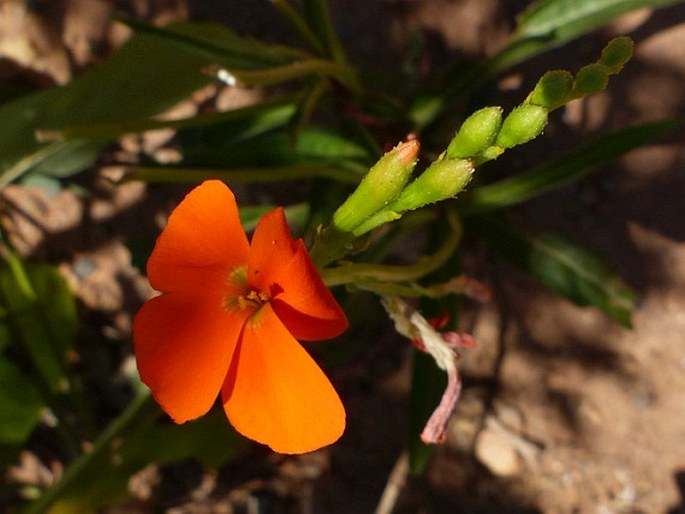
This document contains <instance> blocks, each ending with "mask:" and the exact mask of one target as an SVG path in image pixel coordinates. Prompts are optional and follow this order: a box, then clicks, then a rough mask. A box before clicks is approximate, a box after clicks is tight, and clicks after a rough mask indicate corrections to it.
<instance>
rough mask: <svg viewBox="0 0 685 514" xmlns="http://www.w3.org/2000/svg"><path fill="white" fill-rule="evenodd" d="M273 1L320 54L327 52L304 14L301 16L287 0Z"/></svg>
mask: <svg viewBox="0 0 685 514" xmlns="http://www.w3.org/2000/svg"><path fill="white" fill-rule="evenodd" d="M271 3H272V4H273V6H274V7H275V8H276V9H278V10H279V11H280V12H281V14H282V15H283V16H284V17H285V18H286V19H287V20H288V21H289V22H290V24H291V25H292V26H293V27H294V28H295V30H296V31H297V32H298V33H299V34H300V36H302V38H303V39H304V40H305V41H307V43H309V44H310V45H311V46H312V48H313V49H314V50H315V51H316V53H318V54H319V55H324V54H325V52H326V49H325V48H324V45H323V44H322V43H321V41H319V38H318V37H317V36H316V34H314V32H312V30H311V29H310V28H309V25H307V22H306V21H304V19H303V18H302V16H300V14H299V13H298V12H297V11H296V10H295V9H293V7H292V6H291V5H290V3H289V2H288V1H287V0H272V1H271Z"/></svg>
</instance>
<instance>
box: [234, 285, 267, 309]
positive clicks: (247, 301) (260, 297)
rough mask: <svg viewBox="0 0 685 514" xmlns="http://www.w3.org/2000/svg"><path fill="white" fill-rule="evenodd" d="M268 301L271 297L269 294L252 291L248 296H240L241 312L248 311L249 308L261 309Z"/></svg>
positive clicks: (239, 305)
mask: <svg viewBox="0 0 685 514" xmlns="http://www.w3.org/2000/svg"><path fill="white" fill-rule="evenodd" d="M268 301H269V295H268V294H267V293H264V292H262V291H255V290H254V289H252V290H251V291H250V292H249V293H247V294H246V295H244V296H243V295H240V296H238V307H239V308H240V309H241V310H244V309H247V308H248V307H261V306H262V305H264V304H265V303H266V302H268Z"/></svg>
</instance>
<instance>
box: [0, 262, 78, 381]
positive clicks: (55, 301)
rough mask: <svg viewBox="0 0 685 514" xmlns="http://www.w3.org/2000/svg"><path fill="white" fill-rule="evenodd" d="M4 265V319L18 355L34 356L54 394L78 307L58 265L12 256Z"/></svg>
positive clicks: (0, 271)
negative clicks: (24, 261) (26, 260)
mask: <svg viewBox="0 0 685 514" xmlns="http://www.w3.org/2000/svg"><path fill="white" fill-rule="evenodd" d="M8 259H9V261H8V262H9V265H8V264H7V263H3V265H2V266H1V267H0V305H1V306H2V308H3V309H4V311H5V312H6V315H5V317H4V318H3V320H2V322H3V323H4V324H5V325H6V327H7V328H6V330H7V332H6V333H8V334H10V336H11V338H12V340H13V343H14V344H15V345H17V348H18V350H19V352H20V353H22V354H25V355H27V356H28V358H29V359H30V360H31V363H32V364H33V366H35V369H36V371H37V373H38V378H39V380H42V383H43V385H44V386H45V387H47V388H48V389H49V390H51V391H52V392H57V391H58V390H59V389H60V388H61V387H63V385H64V384H63V381H64V379H65V376H64V373H65V365H66V352H67V350H68V349H69V348H70V347H71V345H72V344H73V342H74V337H75V334H76V327H77V317H76V305H75V303H74V299H73V296H72V294H71V291H70V290H69V288H68V286H67V285H66V282H65V281H64V279H63V278H62V276H61V275H60V273H59V271H58V270H57V268H55V267H53V266H51V265H48V264H42V263H36V264H26V265H24V264H23V263H21V262H20V261H18V258H17V257H16V256H14V255H11V256H10V257H9V258H8Z"/></svg>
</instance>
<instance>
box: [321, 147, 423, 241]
mask: <svg viewBox="0 0 685 514" xmlns="http://www.w3.org/2000/svg"><path fill="white" fill-rule="evenodd" d="M419 147H420V145H419V142H418V141H416V140H412V141H406V142H404V143H400V144H399V145H397V146H396V147H395V148H393V149H392V150H390V151H389V152H388V153H386V154H385V155H384V156H383V157H381V158H380V159H379V160H378V162H377V163H376V164H374V166H373V167H372V168H371V169H370V170H369V172H368V173H367V174H366V175H365V176H364V178H363V179H362V181H361V182H360V183H359V186H357V189H356V190H355V191H354V192H353V193H352V194H351V195H350V197H349V198H348V199H347V200H345V202H344V203H343V204H342V205H341V206H340V207H339V208H338V210H337V211H335V213H334V214H333V226H334V227H335V228H336V229H337V230H339V231H341V232H352V231H353V230H354V229H355V228H356V227H358V226H359V225H361V223H362V222H363V221H364V220H365V219H366V218H368V217H369V216H371V215H372V214H374V213H375V212H377V211H379V210H380V209H382V208H383V207H385V206H386V205H388V204H389V203H390V202H392V201H393V200H394V199H395V198H397V196H398V195H399V194H400V191H402V189H403V188H404V186H405V184H406V183H407V181H408V180H409V177H410V176H411V173H412V171H413V169H414V165H415V164H416V156H417V155H418V153H419Z"/></svg>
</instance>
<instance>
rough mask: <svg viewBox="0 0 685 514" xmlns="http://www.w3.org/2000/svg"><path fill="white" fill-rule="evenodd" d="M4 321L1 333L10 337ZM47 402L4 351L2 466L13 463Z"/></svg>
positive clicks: (0, 360) (0, 376)
mask: <svg viewBox="0 0 685 514" xmlns="http://www.w3.org/2000/svg"><path fill="white" fill-rule="evenodd" d="M3 328H4V327H3V326H1V325H0V334H2V335H0V337H2V338H4V337H6V334H5V330H4V329H3ZM44 407H45V402H44V401H43V398H42V397H41V394H40V391H39V390H38V388H37V387H36V385H35V384H34V382H33V380H32V379H31V377H30V376H29V375H28V374H26V373H25V372H24V371H22V370H21V369H20V368H19V367H18V366H17V365H15V364H14V363H13V362H11V361H10V360H8V359H7V358H6V357H4V356H1V355H0V412H1V413H2V423H0V470H3V469H4V468H5V467H6V466H8V465H9V464H11V463H12V461H13V460H14V458H15V457H16V454H17V452H18V451H19V449H20V448H21V447H22V446H23V444H24V443H25V442H26V440H27V439H28V437H29V436H30V435H31V433H32V432H33V429H34V428H35V427H36V425H37V424H38V422H39V421H40V416H41V411H42V410H43V408H44Z"/></svg>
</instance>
